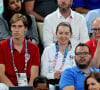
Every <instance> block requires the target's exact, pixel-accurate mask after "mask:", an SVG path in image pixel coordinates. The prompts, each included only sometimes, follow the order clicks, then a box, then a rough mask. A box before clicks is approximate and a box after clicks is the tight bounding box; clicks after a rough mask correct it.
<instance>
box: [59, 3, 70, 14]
mask: <svg viewBox="0 0 100 90" xmlns="http://www.w3.org/2000/svg"><path fill="white" fill-rule="evenodd" d="M71 6H72V4H69V5H68V6H66V7H65V8H62V7H61V6H60V5H58V7H59V9H60V11H61V12H62V13H66V12H68V11H69V10H70V8H71Z"/></svg>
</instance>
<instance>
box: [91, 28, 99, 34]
mask: <svg viewBox="0 0 100 90" xmlns="http://www.w3.org/2000/svg"><path fill="white" fill-rule="evenodd" d="M92 31H93V33H97V32H98V33H100V28H92Z"/></svg>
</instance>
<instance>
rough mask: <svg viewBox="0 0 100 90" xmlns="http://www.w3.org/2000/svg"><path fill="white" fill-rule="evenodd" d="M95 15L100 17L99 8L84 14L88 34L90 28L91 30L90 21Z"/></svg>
mask: <svg viewBox="0 0 100 90" xmlns="http://www.w3.org/2000/svg"><path fill="white" fill-rule="evenodd" d="M97 17H100V9H95V10H91V11H89V12H88V14H87V15H86V23H87V27H88V33H89V34H92V30H91V29H92V21H93V20H94V19H95V18H97Z"/></svg>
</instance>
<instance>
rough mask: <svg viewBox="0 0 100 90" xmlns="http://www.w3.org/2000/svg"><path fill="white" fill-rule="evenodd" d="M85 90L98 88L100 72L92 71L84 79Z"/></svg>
mask: <svg viewBox="0 0 100 90" xmlns="http://www.w3.org/2000/svg"><path fill="white" fill-rule="evenodd" d="M84 85H85V90H100V73H98V72H92V73H90V74H89V75H88V76H87V77H86V79H85V84H84Z"/></svg>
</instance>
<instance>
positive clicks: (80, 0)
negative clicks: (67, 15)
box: [72, 0, 100, 14]
mask: <svg viewBox="0 0 100 90" xmlns="http://www.w3.org/2000/svg"><path fill="white" fill-rule="evenodd" d="M72 8H73V9H75V11H77V12H79V13H81V14H87V13H88V11H90V10H93V9H99V8H100V0H73V6H72Z"/></svg>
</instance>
